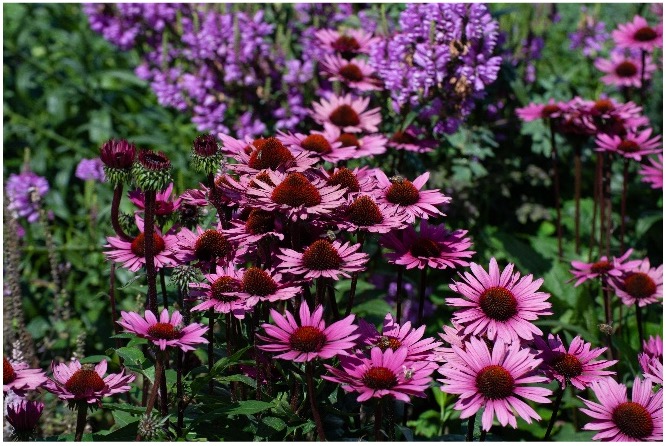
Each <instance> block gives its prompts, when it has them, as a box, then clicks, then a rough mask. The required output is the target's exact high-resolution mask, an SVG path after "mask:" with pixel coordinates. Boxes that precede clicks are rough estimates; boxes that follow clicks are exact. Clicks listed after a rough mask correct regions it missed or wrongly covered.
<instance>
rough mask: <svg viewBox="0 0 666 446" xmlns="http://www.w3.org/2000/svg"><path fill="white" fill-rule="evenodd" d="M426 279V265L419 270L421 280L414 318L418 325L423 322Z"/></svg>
mask: <svg viewBox="0 0 666 446" xmlns="http://www.w3.org/2000/svg"><path fill="white" fill-rule="evenodd" d="M427 279H428V266H427V265H426V266H424V267H423V269H422V270H421V280H420V281H419V316H418V319H417V320H416V326H417V327H420V326H421V324H422V323H423V307H424V306H425V291H426V280H427Z"/></svg>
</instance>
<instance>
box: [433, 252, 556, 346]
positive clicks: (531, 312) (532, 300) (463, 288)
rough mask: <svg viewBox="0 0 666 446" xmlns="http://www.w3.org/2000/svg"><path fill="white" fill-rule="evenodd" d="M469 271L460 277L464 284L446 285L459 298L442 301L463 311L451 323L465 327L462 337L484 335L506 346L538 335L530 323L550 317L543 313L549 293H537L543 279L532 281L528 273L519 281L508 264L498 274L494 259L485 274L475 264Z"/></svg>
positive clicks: (547, 304) (546, 308) (516, 274)
mask: <svg viewBox="0 0 666 446" xmlns="http://www.w3.org/2000/svg"><path fill="white" fill-rule="evenodd" d="M470 269H471V270H472V274H470V273H468V272H465V273H464V276H463V275H462V274H460V276H461V277H462V278H463V280H464V282H454V283H453V284H451V285H450V288H451V290H452V291H454V292H456V293H458V294H460V295H462V296H463V298H447V299H446V303H447V304H448V305H452V306H454V307H464V308H466V309H464V310H461V311H458V312H456V313H454V315H453V320H454V321H455V322H457V323H459V324H460V325H463V326H464V327H465V334H472V335H474V336H481V335H483V334H486V335H487V336H488V339H490V340H491V341H493V340H495V339H499V340H503V341H504V342H506V343H510V342H513V341H518V340H520V339H524V340H526V341H529V340H532V338H533V337H534V335H541V334H542V332H541V330H539V329H538V328H537V327H536V326H535V325H534V324H533V323H531V322H530V321H533V320H536V319H537V318H538V317H539V316H546V315H550V314H552V313H551V312H550V311H547V310H548V309H549V308H550V307H551V305H550V302H547V299H548V298H549V297H550V294H548V293H543V292H540V291H537V290H538V289H539V287H540V286H541V284H542V283H543V279H537V280H533V279H532V275H531V274H530V275H528V276H525V277H522V278H521V277H520V273H515V274H514V273H513V264H512V263H509V264H508V265H507V266H506V268H504V270H503V271H502V272H501V273H500V270H499V267H498V266H497V260H495V258H494V257H493V258H492V259H490V269H489V272H488V273H487V272H486V271H485V270H484V269H483V268H482V267H481V266H480V265H477V264H476V263H472V264H471V265H470Z"/></svg>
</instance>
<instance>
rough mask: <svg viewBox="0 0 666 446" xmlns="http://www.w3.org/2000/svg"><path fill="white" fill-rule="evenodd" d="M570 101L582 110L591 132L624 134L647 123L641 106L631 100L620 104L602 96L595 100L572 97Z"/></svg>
mask: <svg viewBox="0 0 666 446" xmlns="http://www.w3.org/2000/svg"><path fill="white" fill-rule="evenodd" d="M570 103H575V106H576V107H577V108H579V109H580V110H582V112H583V113H584V118H585V120H587V121H589V126H590V128H591V129H592V130H593V132H592V134H594V133H606V134H613V135H624V134H626V133H627V131H630V130H631V131H635V130H636V129H637V128H638V127H642V126H647V125H649V120H648V118H647V117H646V116H644V115H643V114H642V113H643V108H642V107H640V106H638V105H636V104H634V103H633V102H631V101H630V102H627V103H624V104H622V103H619V102H617V101H615V100H614V99H612V98H603V97H602V98H599V99H597V100H596V101H585V100H583V99H580V98H574V100H572V101H570Z"/></svg>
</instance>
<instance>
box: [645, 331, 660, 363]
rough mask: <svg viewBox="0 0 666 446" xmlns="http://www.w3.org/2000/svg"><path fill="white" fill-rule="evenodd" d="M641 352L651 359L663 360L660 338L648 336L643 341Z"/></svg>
mask: <svg viewBox="0 0 666 446" xmlns="http://www.w3.org/2000/svg"><path fill="white" fill-rule="evenodd" d="M643 352H644V353H646V354H647V355H648V356H650V357H652V358H660V359H661V358H663V356H664V342H663V341H662V340H661V336H659V335H657V336H650V337H649V338H648V339H646V340H645V341H643Z"/></svg>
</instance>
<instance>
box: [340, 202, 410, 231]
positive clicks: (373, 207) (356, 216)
mask: <svg viewBox="0 0 666 446" xmlns="http://www.w3.org/2000/svg"><path fill="white" fill-rule="evenodd" d="M408 218H409V216H408V215H407V214H406V213H405V212H404V211H403V210H401V209H398V208H396V207H395V206H391V205H389V204H386V203H383V204H377V202H376V201H375V199H374V198H373V197H372V196H371V195H359V194H354V196H352V197H350V198H349V199H348V203H347V205H346V206H344V207H343V208H341V211H340V215H339V216H338V221H337V226H338V228H340V229H344V230H346V231H350V232H356V231H366V232H373V233H380V234H383V233H386V232H389V231H392V230H394V229H400V228H404V227H405V226H407V223H406V220H407V219H408Z"/></svg>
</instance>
